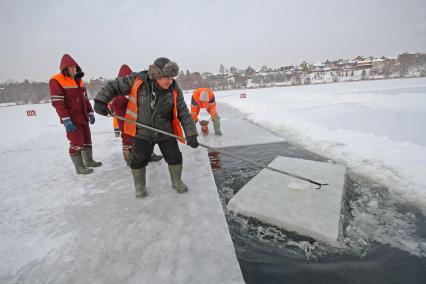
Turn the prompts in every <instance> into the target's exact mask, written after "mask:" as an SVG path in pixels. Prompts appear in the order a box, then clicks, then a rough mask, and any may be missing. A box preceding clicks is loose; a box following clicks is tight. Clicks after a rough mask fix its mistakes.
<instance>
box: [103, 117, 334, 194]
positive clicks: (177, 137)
mask: <svg viewBox="0 0 426 284" xmlns="http://www.w3.org/2000/svg"><path fill="white" fill-rule="evenodd" d="M111 116H113V117H116V118H117V119H119V120H122V121H125V122H128V123H132V124H134V125H137V126H140V127H143V128H145V129H148V130H152V131H155V132H158V133H161V134H164V135H167V136H169V137H173V138H176V139H181V140H184V141H187V140H186V138H184V137H180V136H177V135H175V134H172V133H169V132H167V131H164V130H161V129H157V128H155V127H151V126H148V125H145V124H142V123H140V122H137V121H132V120H130V119H127V118H125V117H122V116H119V115H116V114H111ZM199 144H200V146H201V147H203V148H206V149H208V150H211V151H215V152H219V153H221V154H224V155H227V156H230V157H232V158H235V159H238V160H241V161H244V162H246V163H249V164H251V165H253V166H256V167H258V168H261V169H267V170H270V171H274V172H277V173H280V174H283V175H287V176H291V177H294V178H297V179H300V180H304V181H307V182H309V183H312V184H315V185H316V186H318V187H317V188H316V189H320V188H321V187H322V186H325V185H328V184H327V183H320V182H316V181H314V180H311V179H309V178H305V177H302V176H299V175H296V174H292V173H289V172H286V171H282V170H279V169H276V168H272V167H269V166H265V165H264V164H261V163H258V162H256V161H253V160H250V159H247V158H243V157H240V156H238V155H235V154H233V153H230V152H228V151H225V150H221V149H217V148H214V147H211V146H209V145H206V144H203V143H199Z"/></svg>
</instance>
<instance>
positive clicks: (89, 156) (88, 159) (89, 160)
mask: <svg viewBox="0 0 426 284" xmlns="http://www.w3.org/2000/svg"><path fill="white" fill-rule="evenodd" d="M81 156H82V157H83V161H84V165H85V166H86V167H100V166H102V163H101V162H96V161H94V160H93V152H92V148H86V149H83V150H81Z"/></svg>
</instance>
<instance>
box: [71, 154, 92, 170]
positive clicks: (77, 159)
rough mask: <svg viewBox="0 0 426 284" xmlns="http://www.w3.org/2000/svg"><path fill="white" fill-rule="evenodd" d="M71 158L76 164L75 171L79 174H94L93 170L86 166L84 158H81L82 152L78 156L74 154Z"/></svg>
mask: <svg viewBox="0 0 426 284" xmlns="http://www.w3.org/2000/svg"><path fill="white" fill-rule="evenodd" d="M70 156H71V161H72V163H73V164H74V167H75V171H76V172H77V174H79V175H87V174H90V173H91V172H93V169H90V168H86V167H85V166H84V162H83V158H82V157H81V153H80V152H78V153H77V154H74V155H70Z"/></svg>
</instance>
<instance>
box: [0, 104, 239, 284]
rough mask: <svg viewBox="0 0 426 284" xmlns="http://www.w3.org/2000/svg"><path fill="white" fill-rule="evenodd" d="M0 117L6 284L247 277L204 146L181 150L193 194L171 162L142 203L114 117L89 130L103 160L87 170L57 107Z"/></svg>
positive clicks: (151, 173) (0, 243) (160, 168)
mask: <svg viewBox="0 0 426 284" xmlns="http://www.w3.org/2000/svg"><path fill="white" fill-rule="evenodd" d="M27 109H35V110H36V111H37V116H36V117H27V116H26V113H25V111H26V110H27ZM0 118H1V119H2V120H3V122H4V123H2V124H1V131H2V133H7V135H3V136H2V140H1V146H2V150H1V151H0V164H1V171H0V179H1V180H2V182H1V186H0V255H1V261H0V282H1V283H243V282H244V281H243V278H242V275H241V271H240V267H239V264H238V261H237V258H236V255H235V251H234V247H233V244H232V240H231V236H230V234H229V230H228V226H227V223H226V220H225V216H224V213H223V209H222V206H221V204H220V200H219V197H218V193H217V188H216V185H215V181H214V177H213V174H212V170H211V167H210V163H209V159H208V155H207V152H206V151H205V150H204V149H195V150H194V149H192V148H189V147H187V146H185V145H181V146H180V148H181V150H182V152H183V158H184V170H183V180H184V181H185V182H186V184H187V185H188V187H189V192H188V193H185V194H177V193H176V192H175V191H173V190H172V188H171V184H170V179H169V174H168V171H167V166H166V164H165V162H164V160H163V161H161V162H158V163H151V164H150V165H149V166H148V169H147V174H148V192H149V196H148V197H147V198H146V199H143V200H138V199H136V198H135V197H134V194H135V193H134V187H133V181H132V177H131V173H130V170H129V169H128V168H127V167H126V166H125V163H124V161H123V157H122V154H121V140H120V139H119V138H116V137H114V132H113V128H112V121H111V119H110V118H104V117H100V116H96V119H97V121H96V123H95V125H94V126H92V127H91V129H92V138H93V151H94V157H95V159H97V160H100V161H102V162H103V166H102V167H100V168H96V169H95V172H94V173H93V174H91V175H88V176H77V175H76V174H75V172H74V169H73V166H72V163H71V161H70V159H69V156H68V145H67V144H68V143H67V141H66V138H65V130H64V127H63V126H62V125H61V124H60V123H59V120H58V118H57V115H56V113H55V112H54V110H53V108H52V106H51V105H49V104H46V105H32V106H16V107H15V106H14V107H5V108H2V109H1V110H0ZM157 151H158V149H157Z"/></svg>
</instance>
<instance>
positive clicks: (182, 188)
mask: <svg viewBox="0 0 426 284" xmlns="http://www.w3.org/2000/svg"><path fill="white" fill-rule="evenodd" d="M169 173H170V179H171V181H172V187H173V188H174V189H175V190H176V191H177V192H178V193H184V192H187V191H188V187H187V186H186V185H185V184H184V183H183V181H182V164H180V165H169Z"/></svg>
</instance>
